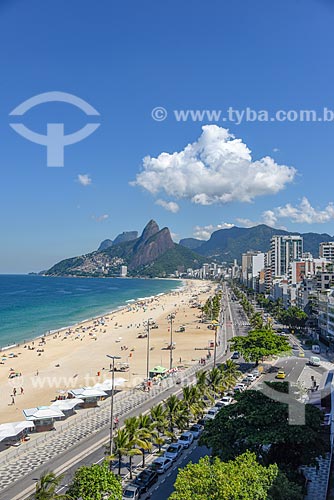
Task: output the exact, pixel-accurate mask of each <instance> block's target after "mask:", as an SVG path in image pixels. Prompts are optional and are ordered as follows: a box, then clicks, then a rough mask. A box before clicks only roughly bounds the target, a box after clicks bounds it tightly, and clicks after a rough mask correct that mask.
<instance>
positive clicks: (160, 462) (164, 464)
mask: <svg viewBox="0 0 334 500" xmlns="http://www.w3.org/2000/svg"><path fill="white" fill-rule="evenodd" d="M172 465H173V460H172V459H171V458H166V457H158V458H156V459H155V460H153V462H152V463H151V469H153V470H154V471H155V472H157V473H158V474H163V473H164V472H166V471H167V470H168V469H169V468H170V467H171V466H172Z"/></svg>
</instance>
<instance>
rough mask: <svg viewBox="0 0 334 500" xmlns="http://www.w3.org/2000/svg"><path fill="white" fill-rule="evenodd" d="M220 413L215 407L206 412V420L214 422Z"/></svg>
mask: <svg viewBox="0 0 334 500" xmlns="http://www.w3.org/2000/svg"><path fill="white" fill-rule="evenodd" d="M218 412H219V408H217V407H216V406H214V407H213V408H210V410H208V411H207V412H206V414H205V415H204V418H205V419H208V420H213V419H214V418H215V416H216V415H217V413H218Z"/></svg>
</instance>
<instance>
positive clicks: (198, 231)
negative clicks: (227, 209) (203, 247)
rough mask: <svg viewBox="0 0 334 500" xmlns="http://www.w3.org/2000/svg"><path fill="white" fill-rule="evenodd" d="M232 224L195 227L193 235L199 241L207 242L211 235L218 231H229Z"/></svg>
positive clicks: (224, 223)
mask: <svg viewBox="0 0 334 500" xmlns="http://www.w3.org/2000/svg"><path fill="white" fill-rule="evenodd" d="M233 226H234V224H230V223H229V222H223V223H222V224H217V225H216V226H214V225H212V224H210V225H208V226H195V227H194V232H193V235H194V237H195V238H198V239H200V240H208V239H209V238H210V236H211V234H212V233H214V232H215V231H218V230H219V229H230V228H231V227H233Z"/></svg>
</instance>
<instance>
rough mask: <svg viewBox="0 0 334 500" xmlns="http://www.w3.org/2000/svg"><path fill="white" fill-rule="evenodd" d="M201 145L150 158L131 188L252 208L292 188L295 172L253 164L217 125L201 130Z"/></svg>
mask: <svg viewBox="0 0 334 500" xmlns="http://www.w3.org/2000/svg"><path fill="white" fill-rule="evenodd" d="M202 130H203V132H202V135H201V136H200V137H199V139H198V140H197V141H196V142H194V143H192V144H188V146H186V147H185V148H184V149H183V150H182V151H180V152H175V153H173V154H169V153H161V154H160V155H159V156H158V157H156V158H152V157H150V156H146V157H145V158H144V160H143V168H142V171H141V172H139V173H138V174H137V176H136V180H135V181H134V182H132V183H131V184H132V185H136V186H141V187H143V188H144V189H146V190H147V191H149V192H150V193H151V194H153V195H157V194H158V193H160V192H164V193H165V194H166V195H168V196H173V197H175V198H176V199H183V198H184V199H189V200H191V201H192V202H193V203H197V204H200V205H212V204H214V203H228V202H231V201H242V202H250V201H252V200H253V199H254V198H256V197H257V196H261V195H270V194H275V193H278V192H279V191H281V190H282V189H283V188H285V186H286V185H287V184H288V183H290V182H292V181H293V179H294V177H295V175H296V170H295V169H294V168H292V167H288V166H286V165H278V164H277V163H276V162H275V161H274V160H273V159H272V158H271V157H269V156H266V157H264V158H261V159H260V160H256V161H253V159H252V156H251V151H250V150H249V149H248V147H247V146H246V144H244V143H243V142H242V140H241V139H235V138H234V136H233V135H232V134H230V133H229V131H228V130H227V129H224V128H221V127H218V126H217V125H205V126H204V127H202Z"/></svg>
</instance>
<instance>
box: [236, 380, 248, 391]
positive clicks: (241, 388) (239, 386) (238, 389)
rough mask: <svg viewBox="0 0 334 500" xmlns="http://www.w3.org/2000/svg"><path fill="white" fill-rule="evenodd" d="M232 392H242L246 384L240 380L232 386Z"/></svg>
mask: <svg viewBox="0 0 334 500" xmlns="http://www.w3.org/2000/svg"><path fill="white" fill-rule="evenodd" d="M233 390H234V392H243V391H245V390H246V385H245V384H242V383H241V382H240V383H239V384H237V385H236V386H235V387H233Z"/></svg>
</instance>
